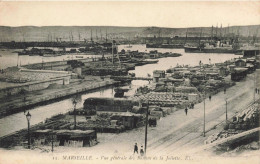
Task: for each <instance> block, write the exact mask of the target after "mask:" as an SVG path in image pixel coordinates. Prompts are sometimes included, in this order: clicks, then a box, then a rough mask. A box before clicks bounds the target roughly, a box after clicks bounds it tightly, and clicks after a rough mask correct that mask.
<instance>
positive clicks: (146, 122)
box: [144, 100, 149, 154]
mask: <svg viewBox="0 0 260 164" xmlns="http://www.w3.org/2000/svg"><path fill="white" fill-rule="evenodd" d="M148 111H149V100H148V102H147V109H146V118H145V141H144V143H145V144H144V152H145V154H146V149H147V125H148Z"/></svg>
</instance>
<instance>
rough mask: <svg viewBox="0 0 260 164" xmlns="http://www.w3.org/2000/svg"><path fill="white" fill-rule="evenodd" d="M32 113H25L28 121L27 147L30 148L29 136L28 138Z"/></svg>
mask: <svg viewBox="0 0 260 164" xmlns="http://www.w3.org/2000/svg"><path fill="white" fill-rule="evenodd" d="M31 117H32V115H31V114H30V113H29V111H28V113H27V114H26V119H27V122H28V149H30V148H31V138H30V119H31Z"/></svg>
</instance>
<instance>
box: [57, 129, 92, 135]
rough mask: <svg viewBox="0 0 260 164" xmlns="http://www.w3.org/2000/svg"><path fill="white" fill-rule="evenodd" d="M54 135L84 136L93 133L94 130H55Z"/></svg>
mask: <svg viewBox="0 0 260 164" xmlns="http://www.w3.org/2000/svg"><path fill="white" fill-rule="evenodd" d="M54 132H55V133H56V134H61V135H74V134H81V135H86V134H90V133H93V132H95V130H84V131H83V130H55V131H54Z"/></svg>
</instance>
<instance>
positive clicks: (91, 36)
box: [90, 29, 93, 43]
mask: <svg viewBox="0 0 260 164" xmlns="http://www.w3.org/2000/svg"><path fill="white" fill-rule="evenodd" d="M90 33H91V35H90V40H91V43H92V42H93V38H92V29H90Z"/></svg>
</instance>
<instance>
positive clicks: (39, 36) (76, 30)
mask: <svg viewBox="0 0 260 164" xmlns="http://www.w3.org/2000/svg"><path fill="white" fill-rule="evenodd" d="M259 28H260V25H250V26H231V27H229V28H228V27H226V28H222V34H225V33H238V32H239V35H240V36H244V37H248V36H253V35H256V34H257V37H260V31H259V32H258V29H259ZM201 29H202V36H210V34H211V27H201V28H200V27H194V28H163V27H119V26H42V27H37V26H21V27H8V26H0V41H1V42H2V41H51V40H52V41H55V40H56V39H57V38H59V40H60V39H61V40H62V41H69V40H74V41H78V40H84V39H87V40H89V39H90V38H91V31H92V38H93V39H94V40H96V39H100V38H101V35H102V38H103V39H104V38H105V37H106V31H107V37H108V38H111V37H113V38H115V39H117V38H124V39H132V38H133V37H137V36H138V37H153V36H154V35H155V36H159V35H160V36H161V37H174V36H185V35H186V31H188V36H199V35H200V31H201ZM215 33H216V30H215V28H214V34H215ZM217 33H218V34H219V33H220V28H218V31H217Z"/></svg>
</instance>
